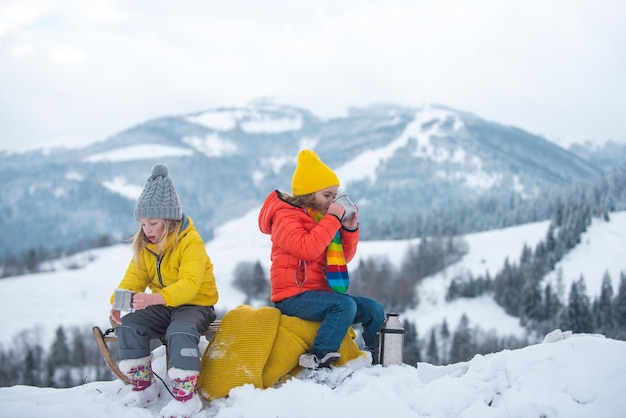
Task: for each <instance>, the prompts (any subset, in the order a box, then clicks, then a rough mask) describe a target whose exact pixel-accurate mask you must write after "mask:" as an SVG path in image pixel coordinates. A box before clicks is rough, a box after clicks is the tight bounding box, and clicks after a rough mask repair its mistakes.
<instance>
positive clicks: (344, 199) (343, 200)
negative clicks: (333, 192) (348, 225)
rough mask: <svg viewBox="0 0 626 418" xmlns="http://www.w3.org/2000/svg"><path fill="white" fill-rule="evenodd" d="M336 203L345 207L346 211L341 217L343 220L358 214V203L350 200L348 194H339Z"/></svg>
mask: <svg viewBox="0 0 626 418" xmlns="http://www.w3.org/2000/svg"><path fill="white" fill-rule="evenodd" d="M335 203H336V204H338V205H340V206H341V207H343V208H344V209H345V210H346V211H345V213H344V214H343V217H342V218H341V221H342V222H343V221H348V220H350V219H351V218H352V217H353V216H354V215H355V214H356V205H355V204H354V203H353V202H352V200H350V198H349V197H348V196H347V195H345V194H344V195H342V196H339V197H338V198H337V199H335Z"/></svg>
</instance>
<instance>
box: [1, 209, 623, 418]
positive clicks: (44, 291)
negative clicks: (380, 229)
mask: <svg viewBox="0 0 626 418" xmlns="http://www.w3.org/2000/svg"><path fill="white" fill-rule="evenodd" d="M547 227H548V223H547V222H541V223H536V224H529V225H523V226H518V227H514V228H507V229H503V230H497V231H489V232H484V233H479V234H473V235H468V236H467V237H465V239H466V241H467V242H468V244H469V253H468V254H467V255H466V256H465V257H464V258H463V259H462V260H461V261H460V262H459V263H457V264H455V265H453V266H451V267H450V268H448V269H446V271H444V272H442V273H440V274H437V275H436V276H433V277H430V278H428V279H426V280H424V281H423V282H422V283H421V284H420V287H419V289H418V291H419V295H420V299H421V304H420V306H419V308H418V309H416V310H413V311H410V312H405V313H403V315H402V316H403V317H405V318H408V319H411V320H414V321H415V322H416V324H417V327H418V330H419V331H420V333H421V335H423V333H424V332H425V330H428V329H429V328H430V326H432V325H439V324H441V322H442V321H443V319H444V318H446V320H447V321H448V324H449V326H450V327H451V328H452V329H454V327H455V326H456V324H457V322H458V319H459V318H460V316H461V315H462V314H463V313H465V314H466V315H467V316H468V317H469V319H470V324H476V325H480V327H481V328H483V329H486V330H488V329H495V330H496V331H497V332H499V333H512V334H516V333H518V332H521V329H520V327H519V325H518V324H517V321H516V319H515V318H512V317H510V316H508V315H506V314H505V313H504V312H503V311H502V309H501V308H500V307H499V306H497V305H496V304H495V303H493V301H491V300H490V299H489V298H478V299H461V300H457V301H455V302H453V303H449V304H448V303H445V300H444V295H445V289H446V288H447V284H448V283H449V281H450V280H451V279H452V278H453V277H454V276H455V275H457V274H459V273H462V272H471V273H472V274H473V275H474V276H477V275H480V274H484V273H485V272H487V271H488V272H489V273H490V274H492V275H493V274H495V273H496V272H497V271H498V270H499V269H500V268H501V267H502V265H503V263H504V260H505V259H506V258H507V257H508V258H509V259H510V260H511V261H513V262H516V261H517V260H518V259H519V255H520V254H521V250H522V247H523V245H524V244H525V243H526V244H527V245H529V246H531V247H534V245H535V244H536V243H537V242H539V241H540V240H542V239H543V238H544V236H545V233H546V231H547ZM624 231H626V212H622V213H616V214H612V216H611V221H610V222H608V223H607V222H604V221H602V220H594V223H593V224H592V226H591V227H590V228H589V230H588V232H587V233H586V234H585V235H584V236H583V239H582V240H581V244H580V245H579V247H577V248H576V249H575V250H574V251H572V252H571V253H570V254H568V256H567V257H565V259H564V260H563V261H562V262H561V263H559V266H558V267H559V268H560V269H561V270H562V272H563V279H564V287H565V288H566V289H568V288H569V284H570V283H571V281H573V280H578V278H580V276H581V275H583V276H584V277H585V279H586V281H587V291H588V293H589V295H590V296H592V297H593V296H595V295H596V294H597V293H598V292H599V289H600V282H601V280H602V275H603V274H604V272H605V271H608V272H609V274H610V275H611V277H612V278H613V286H614V288H615V290H617V284H618V280H619V273H620V271H622V270H626V269H625V268H624V261H623V259H622V258H621V257H620V251H621V250H623V249H624V248H626V236H625V233H624ZM415 244H417V241H415V240H404V241H379V242H362V243H361V244H360V246H359V252H358V256H357V259H356V260H354V261H353V262H352V265H356V263H358V261H359V259H360V258H367V257H386V258H387V259H388V260H389V261H390V262H391V263H393V264H394V265H399V264H400V263H401V261H402V257H403V256H404V253H405V251H406V248H407V246H408V245H415ZM207 249H208V252H209V254H210V256H211V257H212V259H213V262H214V264H215V273H216V277H217V281H218V287H219V290H220V301H219V304H218V308H219V309H220V310H228V309H232V308H235V307H236V306H238V305H239V304H241V303H243V300H244V295H243V294H241V293H240V292H239V291H238V290H236V289H234V288H233V287H232V286H231V285H230V282H231V280H232V272H233V269H234V268H235V266H236V265H237V263H239V262H240V261H257V260H258V261H260V262H261V263H262V264H263V265H264V266H265V267H269V259H268V255H269V240H268V238H267V237H266V236H263V235H262V234H260V233H259V232H258V228H257V227H256V212H255V211H252V212H250V213H249V214H248V215H247V216H245V217H243V218H241V219H239V220H236V221H233V222H230V223H228V224H226V225H224V227H223V228H222V229H220V230H219V231H217V233H216V238H215V240H213V241H211V242H209V243H207ZM130 256H131V253H130V248H129V247H128V246H127V245H116V246H112V247H109V248H104V249H98V250H93V251H88V252H87V253H84V254H80V255H78V256H76V257H75V258H73V259H71V260H65V264H66V265H77V264H82V265H84V267H82V268H73V269H69V268H61V269H60V270H58V271H56V272H52V273H40V274H33V275H27V276H21V277H15V278H7V279H2V280H0V290H1V291H2V294H3V296H4V297H3V299H4V301H3V302H4V303H3V311H4V312H5V315H7V318H8V319H9V320H6V321H3V333H1V334H0V344H10V343H11V341H12V340H13V338H14V337H15V336H16V335H18V334H19V333H20V332H21V331H22V330H25V329H31V330H32V329H34V328H35V327H37V328H38V329H39V330H40V334H39V335H40V336H41V342H42V344H43V345H44V346H48V344H49V342H50V341H51V340H52V337H53V335H54V330H55V329H56V328H57V327H58V326H59V325H65V326H71V325H85V326H93V325H100V326H102V327H107V326H108V324H107V315H108V311H109V307H110V306H109V295H110V293H111V292H112V291H113V289H114V288H115V287H116V285H117V283H118V282H119V280H120V278H121V276H122V274H123V272H124V270H125V268H126V266H127V264H128V262H129V260H130ZM62 264H63V263H59V265H62ZM548 340H549V342H546V343H543V344H538V345H533V346H529V347H526V348H523V349H520V350H512V351H509V350H505V351H503V352H500V353H495V354H490V355H486V356H476V357H474V358H473V359H472V360H471V361H469V362H466V363H459V364H453V365H449V366H432V365H428V364H422V363H420V364H419V365H418V367H417V369H416V368H414V367H410V366H391V367H386V368H383V367H382V366H375V367H368V368H361V369H358V370H357V371H356V372H355V373H354V374H353V375H352V377H351V378H350V379H349V380H347V381H346V382H345V383H344V384H343V385H341V386H340V387H338V388H336V389H334V390H331V389H330V388H328V387H326V386H323V385H319V384H316V383H313V382H310V381H301V380H292V381H288V382H287V383H286V384H284V385H283V386H282V387H280V388H277V389H266V390H259V389H255V388H253V387H252V386H243V387H239V388H236V389H234V390H233V391H231V394H230V396H229V397H228V398H227V399H221V400H217V401H213V402H212V403H211V404H206V405H205V407H204V409H203V410H202V411H201V412H200V414H198V415H197V416H198V417H244V416H254V417H277V416H285V417H287V416H293V415H298V416H300V417H309V416H310V417H319V416H329V417H338V416H364V417H369V416H397V417H418V416H429V417H466V418H474V417H480V418H484V417H529V416H536V417H542V416H543V417H568V418H569V417H588V416H601V417H621V416H623V414H624V410H626V409H625V408H626V398H624V397H623V396H622V395H621V388H623V387H625V385H626V361H624V359H625V358H626V343H625V342H621V341H615V340H609V339H606V338H603V337H601V336H591V335H574V336H571V335H569V334H568V333H562V332H560V331H555V333H554V334H552V335H550V336H549V338H548ZM159 350H160V349H157V351H155V355H156V357H157V361H156V362H155V367H156V369H157V373H159V372H160V373H159V375H161V376H165V375H166V373H165V370H164V361H163V360H159V356H161V357H162V353H161V352H160V351H159ZM159 367H160V369H159ZM159 385H161V383H159ZM126 390H128V387H127V386H124V385H123V384H122V383H121V382H119V381H113V382H88V383H86V384H84V385H82V386H79V387H76V388H70V389H50V388H33V387H24V386H14V387H11V388H0V411H2V413H0V415H2V416H7V417H13V416H46V417H52V418H55V417H83V416H86V415H89V416H91V417H92V418H97V417H100V416H102V417H105V416H106V417H109V416H118V417H120V418H121V417H129V418H135V417H137V418H138V417H152V416H158V414H159V411H160V408H161V407H162V406H163V405H164V404H165V403H166V402H167V401H168V399H167V397H168V396H169V394H168V393H167V391H166V390H165V389H164V388H161V395H162V396H161V400H160V401H159V402H158V403H157V404H156V405H153V406H152V407H151V408H150V409H146V410H143V409H133V408H128V407H125V406H123V405H122V404H121V403H120V402H119V397H120V392H124V391H126Z"/></svg>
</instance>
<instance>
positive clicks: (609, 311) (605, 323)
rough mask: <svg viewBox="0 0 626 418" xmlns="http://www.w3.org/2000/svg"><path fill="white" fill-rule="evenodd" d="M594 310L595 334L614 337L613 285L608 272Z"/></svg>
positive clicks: (603, 279)
mask: <svg viewBox="0 0 626 418" xmlns="http://www.w3.org/2000/svg"><path fill="white" fill-rule="evenodd" d="M593 308H594V309H593V323H594V332H596V333H599V334H604V335H606V336H607V337H614V334H615V318H614V315H613V285H612V284H611V276H610V275H609V272H608V271H606V272H605V273H604V276H603V278H602V288H601V290H600V297H599V298H598V299H597V300H596V301H595V303H594V306H593Z"/></svg>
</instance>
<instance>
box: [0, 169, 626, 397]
mask: <svg viewBox="0 0 626 418" xmlns="http://www.w3.org/2000/svg"><path fill="white" fill-rule="evenodd" d="M508 203H509V204H511V202H508ZM536 203H537V202H536ZM504 206H506V205H499V206H498V207H496V206H494V207H492V208H491V209H492V211H486V212H487V215H489V214H490V215H491V216H492V219H496V218H498V219H504V218H505V217H501V216H497V214H498V213H502V212H507V213H509V215H508V216H507V217H506V218H507V219H518V221H519V222H520V223H524V222H530V221H531V220H537V218H542V216H540V215H539V214H543V216H545V218H544V219H550V220H551V223H550V227H549V229H548V233H547V234H546V236H545V238H544V239H543V240H542V241H541V242H539V244H537V245H536V246H535V248H530V247H528V246H525V247H524V249H523V251H522V253H521V254H520V255H519V259H517V260H508V259H507V260H506V261H505V263H504V265H503V266H502V268H501V269H500V271H499V272H498V273H497V274H495V275H494V276H493V277H489V276H486V277H457V278H455V279H454V280H452V282H451V284H450V286H449V288H448V289H447V298H448V300H453V299H455V298H460V297H463V298H472V297H478V296H481V295H491V296H492V297H493V298H494V300H495V301H496V302H497V303H498V304H499V305H500V306H502V308H503V309H504V310H505V311H506V312H507V313H508V314H510V315H512V316H514V317H517V318H519V322H520V324H521V325H522V326H523V327H524V328H525V329H526V330H527V334H526V337H525V338H519V337H513V336H500V335H495V334H493V333H488V332H485V331H484V330H481V329H480V327H479V326H477V325H474V324H471V323H470V322H469V320H468V318H467V317H466V316H463V317H462V318H461V320H460V321H459V323H458V324H448V323H446V322H445V321H444V322H443V323H441V324H440V326H439V327H436V328H433V329H432V330H428V332H427V333H426V334H425V335H421V334H420V330H418V329H417V328H416V326H415V324H413V323H411V322H410V321H405V324H404V325H405V332H406V333H405V346H404V362H405V363H406V364H409V365H413V366H414V365H415V364H416V363H417V362H418V361H425V362H428V363H431V364H435V365H445V364H450V363H456V362H460V361H467V360H469V359H471V358H472V357H473V356H474V355H475V354H486V353H490V352H496V351H500V350H503V349H507V348H508V349H514V348H519V347H523V346H526V345H528V344H532V343H536V342H538V341H540V340H541V339H542V338H543V337H544V336H545V334H546V333H548V332H549V331H551V330H553V329H556V328H561V329H568V330H571V331H573V332H576V333H598V334H603V335H605V336H607V337H609V338H614V339H619V340H624V339H626V338H625V337H626V335H625V334H624V331H622V330H624V329H626V273H624V272H622V273H621V275H620V281H619V283H620V284H619V288H618V289H613V288H612V286H611V280H610V279H611V278H610V277H609V276H608V273H606V274H605V277H603V285H602V288H601V289H600V292H599V297H597V298H594V299H593V300H591V298H590V297H589V296H588V294H587V289H586V284H585V278H584V277H580V278H579V279H578V280H577V281H576V282H574V283H573V284H572V286H571V289H569V292H568V294H569V298H568V300H564V296H563V295H564V294H565V289H563V288H562V287H560V286H558V285H557V286H553V285H552V284H544V283H542V279H543V278H544V276H545V275H546V274H547V273H548V272H550V271H552V270H554V267H555V264H556V263H557V262H558V261H559V260H561V259H562V258H563V256H564V255H565V254H567V252H568V251H569V250H570V249H572V248H573V247H575V246H576V244H577V243H579V242H580V237H581V234H582V233H583V232H585V230H586V228H587V227H588V226H589V224H590V222H591V220H592V218H593V217H603V218H604V219H610V216H611V212H613V211H616V210H623V209H624V208H626V165H624V166H621V167H618V168H616V169H614V170H613V171H611V172H610V173H608V174H606V175H604V176H602V177H601V178H600V179H599V180H598V181H596V182H593V183H590V184H586V185H580V184H579V185H577V186H576V187H574V188H572V189H569V190H568V191H567V192H563V191H561V193H559V194H554V195H553V198H552V199H550V200H548V199H542V200H541V203H537V207H536V209H535V210H529V208H528V207H527V206H526V205H523V207H522V208H517V207H508V208H504ZM548 209H550V211H551V212H550V213H548V212H547V211H548ZM473 210H477V211H480V210H481V208H474V209H473ZM482 210H484V208H482ZM442 216H443V215H442ZM453 224H454V223H453V222H450V225H452V226H451V227H450V228H451V229H457V228H458V227H457V226H454V225H453ZM474 228H476V229H480V228H479V227H478V225H474ZM466 252H467V244H466V243H465V241H464V239H463V238H462V235H455V234H444V233H438V234H433V235H425V236H423V237H422V239H421V241H420V243H419V244H418V245H416V246H415V247H412V248H410V249H409V250H408V252H407V254H406V255H405V257H404V261H403V263H402V265H401V266H400V268H394V266H392V265H391V264H390V263H388V262H385V261H384V260H383V261H381V260H375V259H366V260H362V261H361V262H360V263H359V265H358V266H357V267H356V268H355V269H354V272H353V275H354V276H353V277H354V280H353V281H352V283H353V284H352V285H351V286H352V287H351V291H352V292H354V293H357V294H362V295H366V296H371V297H374V298H376V299H377V300H379V301H380V302H381V303H383V304H384V305H385V306H386V307H388V309H390V311H395V312H403V311H405V310H407V309H410V308H414V307H416V306H417V305H418V304H419V302H420V301H419V295H418V294H417V292H416V285H417V284H418V283H419V281H420V280H422V279H423V278H425V277H427V276H429V275H432V274H435V273H437V272H438V271H441V270H442V269H443V268H445V267H446V266H448V265H451V264H453V263H455V262H456V261H458V260H459V259H461V258H462V257H463V255H464V254H465V253H466ZM234 286H235V287H237V288H239V289H240V290H241V291H242V292H244V294H245V295H246V297H247V300H246V303H249V302H251V301H257V302H259V301H260V302H259V303H264V304H269V301H267V296H268V294H269V287H268V286H269V283H268V280H267V272H265V271H264V270H263V268H262V267H261V264H260V263H241V264H240V265H238V266H237V268H236V269H235V274H234ZM220 314H221V315H223V314H224V312H221V313H220ZM36 334H37V332H36V330H25V331H24V332H23V333H22V334H21V335H20V336H19V337H18V338H17V340H16V341H15V342H14V343H13V345H12V346H10V347H5V346H2V345H0V386H14V385H17V384H25V385H33V386H42V387H71V386H76V385H80V384H82V383H84V381H85V380H86V379H88V380H90V381H94V380H111V379H114V376H113V374H112V373H111V372H110V371H109V370H108V368H107V367H106V365H105V364H104V362H103V360H102V358H101V356H100V354H99V352H98V350H97V348H96V346H95V344H93V340H92V336H91V330H90V329H79V328H77V327H72V328H69V329H67V328H64V327H62V326H60V327H59V328H58V329H57V330H56V334H55V338H54V341H53V342H52V344H51V345H50V346H49V347H43V346H42V345H41V343H40V342H39V341H38V338H37V335H36ZM113 352H115V350H113Z"/></svg>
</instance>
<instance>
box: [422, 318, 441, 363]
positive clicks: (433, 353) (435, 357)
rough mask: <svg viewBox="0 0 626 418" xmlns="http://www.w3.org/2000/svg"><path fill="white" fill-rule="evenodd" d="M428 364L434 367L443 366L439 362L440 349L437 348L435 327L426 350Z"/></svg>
mask: <svg viewBox="0 0 626 418" xmlns="http://www.w3.org/2000/svg"><path fill="white" fill-rule="evenodd" d="M426 362H428V363H430V364H434V365H439V364H441V363H440V361H439V349H438V347H437V333H436V332H435V328H434V327H433V328H432V329H431V331H430V341H429V342H428V348H427V349H426Z"/></svg>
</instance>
